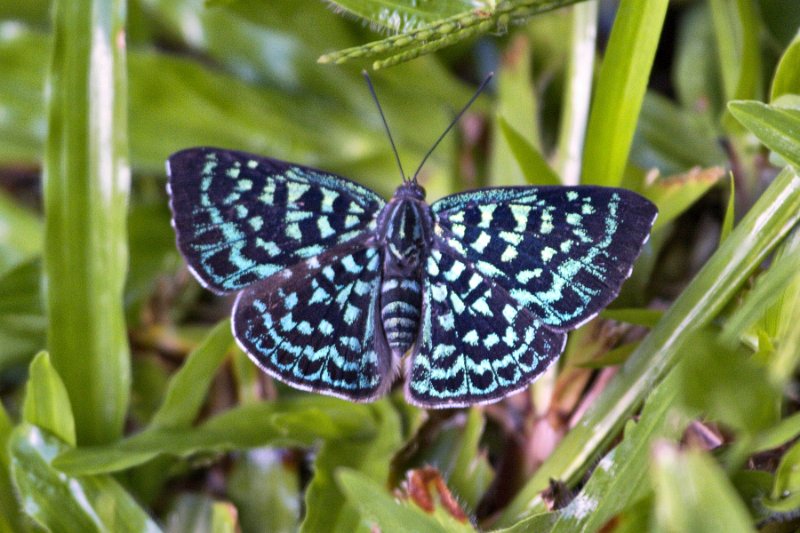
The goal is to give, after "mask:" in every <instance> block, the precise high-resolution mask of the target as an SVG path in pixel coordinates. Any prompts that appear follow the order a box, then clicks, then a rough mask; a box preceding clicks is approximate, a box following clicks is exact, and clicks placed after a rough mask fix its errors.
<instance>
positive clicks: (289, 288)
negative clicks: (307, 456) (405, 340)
mask: <svg viewBox="0 0 800 533" xmlns="http://www.w3.org/2000/svg"><path fill="white" fill-rule="evenodd" d="M382 258H383V254H382V252H381V250H380V249H379V248H376V247H374V246H370V245H369V243H368V242H364V239H363V238H362V239H356V240H353V241H349V242H348V243H345V244H343V245H340V246H337V247H335V248H332V249H330V250H328V251H326V252H324V253H322V254H320V255H319V256H315V257H313V258H311V259H307V260H305V261H303V262H301V263H299V264H296V265H294V266H292V267H289V268H286V269H284V270H282V271H281V272H280V273H278V274H276V275H274V276H270V277H269V278H267V279H265V280H262V281H259V282H256V283H255V284H253V285H252V286H250V287H248V288H246V289H244V290H243V291H242V292H241V293H240V294H239V297H238V298H237V300H236V305H235V306H234V310H233V332H234V335H235V336H236V339H237V340H238V341H239V344H240V345H241V346H242V348H243V349H244V350H245V351H246V352H247V353H248V354H250V355H251V357H252V358H253V359H254V361H255V362H256V363H257V364H258V366H260V367H261V368H262V369H263V370H264V371H266V372H267V373H268V374H270V375H271V376H273V377H276V378H278V379H280V380H281V381H284V382H286V383H288V384H290V385H293V386H294V387H297V388H300V389H303V390H311V391H315V392H321V393H325V394H330V395H333V396H338V397H340V398H345V399H349V400H353V401H371V400H374V399H375V398H377V397H378V396H381V395H382V394H384V393H385V391H386V390H387V389H388V388H389V386H390V385H391V383H392V378H393V376H394V367H395V363H394V362H393V358H392V354H391V351H390V350H389V347H388V346H387V344H386V335H385V334H384V332H383V325H382V323H381V320H380V306H379V304H380V302H379V295H380V286H381V278H382V276H381V267H382Z"/></svg>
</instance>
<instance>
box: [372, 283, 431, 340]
mask: <svg viewBox="0 0 800 533" xmlns="http://www.w3.org/2000/svg"><path fill="white" fill-rule="evenodd" d="M421 304H422V293H421V291H420V284H419V281H417V280H414V279H407V278H395V277H392V278H384V280H383V286H382V288H381V319H382V320H383V329H384V331H385V332H386V340H387V341H388V342H389V347H390V348H391V349H392V351H393V352H394V353H395V354H397V355H398V356H402V355H403V354H404V353H405V352H406V351H407V350H408V349H409V348H410V347H411V345H412V344H414V341H415V340H416V339H417V334H418V333H419V312H420V307H421Z"/></svg>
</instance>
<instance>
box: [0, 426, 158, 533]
mask: <svg viewBox="0 0 800 533" xmlns="http://www.w3.org/2000/svg"><path fill="white" fill-rule="evenodd" d="M10 449H11V471H12V475H13V478H14V484H15V486H16V488H17V491H18V492H19V495H20V502H21V504H22V508H23V509H24V510H25V512H26V513H27V514H28V516H30V517H31V518H32V519H34V520H35V521H36V522H37V523H38V524H39V525H41V526H42V527H45V528H47V529H48V530H50V531H85V532H92V531H96V532H98V533H99V532H103V531H146V532H157V531H160V529H159V528H158V526H156V524H155V523H154V522H153V521H152V520H151V519H150V517H148V516H147V514H146V513H145V512H144V511H143V510H142V509H141V508H140V507H139V506H138V504H137V503H136V501H135V500H134V499H133V498H132V497H131V496H130V494H128V493H127V492H125V489H123V488H122V487H121V486H120V485H119V484H118V483H117V482H116V481H114V479H113V478H111V477H109V476H87V477H70V476H66V475H64V474H63V473H62V472H60V471H58V470H56V469H55V468H53V466H52V461H53V458H54V457H55V456H56V455H58V453H59V452H62V451H64V450H65V449H66V446H65V445H64V444H63V443H62V442H61V441H59V440H58V439H56V438H55V437H53V436H52V435H50V434H49V433H47V432H46V431H44V430H42V429H40V428H38V427H36V426H32V425H29V424H25V423H23V424H22V425H20V426H18V427H17V428H15V429H14V432H13V434H12V436H11V443H10Z"/></svg>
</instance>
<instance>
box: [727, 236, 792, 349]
mask: <svg viewBox="0 0 800 533" xmlns="http://www.w3.org/2000/svg"><path fill="white" fill-rule="evenodd" d="M798 264H800V249H794V250H792V251H791V253H788V254H785V255H782V256H781V257H780V258H778V259H776V260H775V261H773V263H772V264H771V265H770V267H769V269H768V270H767V271H766V272H764V273H763V274H761V276H759V277H758V280H757V281H756V284H755V286H754V287H753V290H752V291H750V292H749V293H748V294H747V297H746V298H745V300H744V302H743V303H742V305H741V306H740V307H739V308H738V309H736V311H735V312H734V313H733V314H732V315H731V316H730V317H729V318H728V320H727V321H726V322H725V327H724V329H723V331H722V334H721V337H720V340H721V342H723V343H725V344H727V345H729V346H733V345H734V344H735V342H736V341H737V340H738V339H739V336H740V335H741V334H742V333H744V332H746V331H747V328H749V327H750V326H752V325H753V323H754V322H755V321H756V320H758V319H759V318H761V317H762V316H763V315H764V313H766V312H767V311H768V310H769V308H770V305H771V304H773V303H774V302H775V301H776V300H778V299H779V298H781V297H782V296H783V295H784V292H785V291H786V289H787V286H788V285H789V284H790V283H797V282H798V281H800V278H798V274H797V265H798ZM787 303H789V304H791V303H792V302H791V301H788V302H787Z"/></svg>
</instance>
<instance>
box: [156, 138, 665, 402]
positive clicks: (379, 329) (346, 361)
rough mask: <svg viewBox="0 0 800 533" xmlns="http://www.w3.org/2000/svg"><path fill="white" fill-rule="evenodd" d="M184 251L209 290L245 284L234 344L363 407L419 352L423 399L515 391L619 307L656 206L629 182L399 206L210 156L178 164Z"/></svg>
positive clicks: (286, 168)
mask: <svg viewBox="0 0 800 533" xmlns="http://www.w3.org/2000/svg"><path fill="white" fill-rule="evenodd" d="M168 171H169V191H170V196H171V200H170V206H171V208H172V212H173V225H174V226H175V229H176V233H177V240H178V247H179V248H180V250H181V252H182V253H183V256H184V257H185V258H186V261H187V263H188V265H189V267H190V268H191V270H192V272H193V273H194V274H195V276H196V277H197V278H198V279H199V280H200V281H201V283H203V284H204V285H205V286H206V287H208V288H209V289H211V290H213V291H215V292H218V293H225V292H233V291H238V292H239V296H238V298H237V300H236V304H235V308H234V311H233V330H234V335H235V336H236V339H237V341H238V342H239V344H240V345H241V346H242V347H243V349H244V350H245V351H246V352H247V353H248V354H249V355H250V357H251V358H252V359H253V360H254V361H255V362H256V364H258V365H259V366H260V367H261V368H262V369H263V370H265V371H266V372H267V373H269V374H271V375H272V376H274V377H276V378H278V379H280V380H282V381H284V382H286V383H289V384H291V385H293V386H295V387H298V388H301V389H304V390H312V391H316V392H321V393H325V394H330V395H334V396H339V397H342V398H347V399H350V400H354V401H369V400H373V399H375V398H377V397H378V396H380V395H381V394H383V393H384V392H385V391H386V390H388V388H389V386H390V385H391V382H392V378H393V376H394V373H395V369H396V366H397V364H396V363H397V360H398V359H399V358H400V357H402V355H403V353H404V352H405V351H407V350H408V349H409V348H410V350H411V357H410V361H409V363H410V364H409V365H408V368H407V382H406V395H407V398H408V400H409V401H410V402H411V403H414V404H417V405H422V406H425V407H435V408H438V407H456V406H464V405H471V404H475V403H485V402H490V401H495V400H498V399H500V398H503V397H505V396H507V395H508V394H510V393H511V392H514V391H516V390H519V389H521V388H523V387H525V386H527V385H528V384H530V382H531V381H533V380H534V379H535V378H536V376H538V375H539V374H541V373H542V372H543V371H544V370H545V369H546V368H547V367H548V366H549V365H550V364H551V363H552V362H553V361H554V360H555V359H556V358H557V357H558V355H559V354H560V353H561V352H562V350H563V348H564V343H565V341H566V332H567V331H569V330H571V329H574V328H576V327H578V326H579V325H580V324H582V323H583V322H585V321H587V320H589V319H590V318H592V317H593V316H595V315H596V314H597V313H598V312H599V310H600V309H602V308H603V307H604V306H605V305H607V304H608V303H609V302H610V301H611V300H613V299H614V298H615V297H616V295H617V294H618V292H619V289H620V286H621V285H622V283H623V282H624V281H625V279H626V278H627V277H628V276H629V275H630V271H631V268H632V265H633V262H634V260H635V259H636V257H637V256H638V255H639V252H640V251H641V248H642V246H643V244H644V242H645V241H646V239H647V236H648V234H649V231H650V228H651V226H652V223H653V220H654V219H655V216H656V209H655V207H654V206H653V205H652V204H651V203H650V202H648V201H647V200H645V199H644V198H642V197H640V196H638V195H636V194H634V193H632V192H629V191H625V190H621V189H609V188H601V187H509V188H497V189H482V190H478V191H472V192H467V193H462V194H456V195H453V196H449V197H446V198H443V199H442V200H439V201H437V202H435V203H434V204H433V205H431V206H428V204H426V203H425V201H424V191H423V190H422V188H421V187H419V185H418V184H417V183H416V181H415V180H413V179H411V180H406V181H404V183H403V184H402V185H401V186H400V187H398V189H397V191H396V192H395V194H394V196H393V197H392V199H391V200H390V201H389V202H388V203H387V202H385V201H384V200H383V199H381V198H380V197H379V196H378V195H377V194H375V193H374V192H372V191H370V190H369V189H366V188H364V187H362V186H360V185H357V184H355V183H353V182H351V181H348V180H346V179H345V178H342V177H340V176H335V175H332V174H329V173H326V172H323V171H320V170H314V169H310V168H307V167H302V166H299V165H293V164H290V163H285V162H282V161H276V160H274V159H270V158H264V157H259V156H254V155H251V154H246V153H242V152H236V151H230V150H221V149H214V148H192V149H189V150H184V151H181V152H178V153H176V154H174V155H173V156H171V157H170V158H169V161H168Z"/></svg>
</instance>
